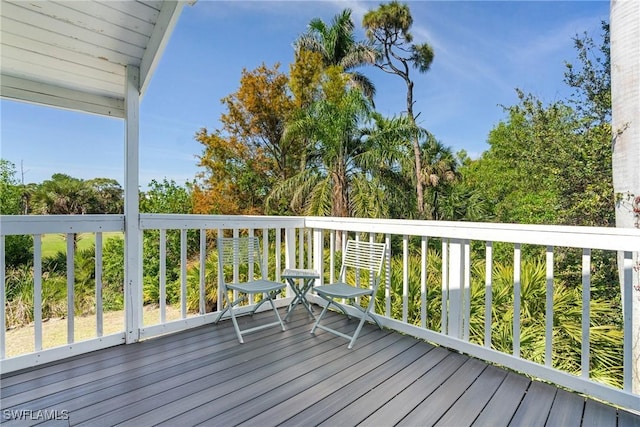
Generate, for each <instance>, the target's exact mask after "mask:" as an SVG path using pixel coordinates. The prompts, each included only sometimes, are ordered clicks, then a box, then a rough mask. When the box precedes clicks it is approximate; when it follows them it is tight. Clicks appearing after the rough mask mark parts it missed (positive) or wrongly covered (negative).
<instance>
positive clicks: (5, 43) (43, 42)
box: [0, 0, 184, 117]
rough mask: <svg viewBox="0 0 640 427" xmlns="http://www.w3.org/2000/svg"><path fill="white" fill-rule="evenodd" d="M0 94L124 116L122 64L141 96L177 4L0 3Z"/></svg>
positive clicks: (4, 0)
mask: <svg viewBox="0 0 640 427" xmlns="http://www.w3.org/2000/svg"><path fill="white" fill-rule="evenodd" d="M0 1H1V3H0V95H1V96H2V97H3V98H8V99H15V100H20V101H26V102H34V103H38V104H45V105H50V106H55V107H60V108H66V109H72V110H79V111H85V112H89V113H95V114H102V115H108V116H113V117H124V97H125V66H127V65H134V66H136V67H139V69H140V82H141V84H140V87H141V94H142V93H144V90H145V89H146V87H147V86H148V84H149V81H150V80H151V76H152V74H153V70H154V69H155V67H156V65H157V63H158V61H159V60H160V57H161V56H162V52H163V50H164V47H165V45H166V43H167V41H168V39H169V37H170V36H171V32H172V30H173V28H174V26H175V24H176V22H177V20H178V17H179V15H180V12H181V10H182V7H183V5H184V3H183V2H181V1H149V0H138V1H133V0H130V1H89V0H81V1H70V0H63V1H43V0H32V1H25V0H17V1H15V0H14V1H7V0H0Z"/></svg>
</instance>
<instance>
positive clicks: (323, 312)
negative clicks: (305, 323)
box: [310, 300, 331, 334]
mask: <svg viewBox="0 0 640 427" xmlns="http://www.w3.org/2000/svg"><path fill="white" fill-rule="evenodd" d="M326 301H327V305H325V306H324V308H323V309H322V312H321V313H320V316H318V318H317V319H316V323H314V324H313V328H311V332H310V333H312V334H313V333H314V332H315V331H316V329H317V328H318V325H319V324H320V320H322V318H323V317H324V314H325V313H326V312H327V310H328V309H329V306H330V305H331V301H329V300H326Z"/></svg>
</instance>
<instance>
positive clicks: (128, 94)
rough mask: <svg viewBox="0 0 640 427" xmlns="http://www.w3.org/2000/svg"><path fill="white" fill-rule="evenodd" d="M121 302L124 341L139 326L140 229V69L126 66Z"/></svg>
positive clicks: (131, 338) (135, 334)
mask: <svg viewBox="0 0 640 427" xmlns="http://www.w3.org/2000/svg"><path fill="white" fill-rule="evenodd" d="M124 84H125V89H126V90H125V140H124V145H125V156H124V166H125V167H124V183H125V185H124V217H125V224H124V230H125V232H124V278H125V279H124V301H125V302H124V304H125V327H126V342H127V344H129V343H133V342H137V341H138V340H139V339H140V328H141V327H142V230H141V229H140V223H139V216H140V215H139V213H140V207H139V204H138V203H139V200H138V186H139V164H140V161H139V158H140V153H139V145H140V141H139V140H140V69H139V68H138V67H135V66H132V65H128V66H127V67H126V77H125V82H124Z"/></svg>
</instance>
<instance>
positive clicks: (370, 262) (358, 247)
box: [311, 240, 386, 348]
mask: <svg viewBox="0 0 640 427" xmlns="http://www.w3.org/2000/svg"><path fill="white" fill-rule="evenodd" d="M385 252H386V245H385V244H384V243H370V242H361V241H355V240H349V241H347V246H346V248H345V250H344V252H343V254H342V266H341V268H340V276H339V278H338V282H336V283H332V284H329V285H323V286H317V287H315V288H313V290H314V291H315V292H316V293H317V294H318V295H319V296H320V297H322V298H323V299H325V300H326V301H327V305H325V307H324V309H323V310H322V313H320V316H319V317H318V319H317V320H316V323H315V324H314V325H313V328H312V329H311V333H312V334H313V333H314V332H315V330H316V328H320V329H322V330H325V331H327V332H331V333H333V334H335V335H338V336H340V337H342V338H346V339H347V340H349V348H352V347H353V344H354V343H355V342H356V338H358V335H359V334H360V331H361V330H362V326H363V325H364V322H365V320H366V319H367V318H370V319H371V320H373V321H374V322H375V323H376V325H378V327H380V329H382V327H381V326H380V324H379V323H378V321H377V320H376V318H375V317H374V316H372V315H371V309H372V308H373V306H374V304H375V296H376V292H377V290H378V285H379V284H380V274H381V272H382V264H383V261H384V256H385ZM364 277H366V278H369V279H371V280H366V281H367V282H371V283H369V284H370V286H368V287H366V288H363V287H359V286H358V285H357V283H359V280H358V279H356V278H364ZM347 278H349V279H350V281H351V282H353V283H352V284H349V283H347ZM363 296H368V297H369V302H368V304H367V306H366V308H363V307H361V306H360V304H357V303H356V304H354V307H356V308H358V309H359V310H360V311H361V312H362V313H361V314H360V323H359V324H358V327H357V328H356V330H355V332H354V333H353V335H347V334H345V333H342V332H340V331H336V330H335V329H331V328H329V327H327V326H324V325H321V324H320V321H321V320H322V318H323V317H324V315H325V314H326V312H327V310H328V309H329V307H330V306H331V305H334V306H336V308H338V309H340V310H341V311H342V312H344V313H345V314H346V313H347V311H346V309H345V307H344V306H343V305H342V304H341V303H339V302H338V301H337V300H345V299H346V300H353V299H355V298H360V297H363Z"/></svg>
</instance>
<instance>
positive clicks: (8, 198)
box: [0, 159, 22, 215]
mask: <svg viewBox="0 0 640 427" xmlns="http://www.w3.org/2000/svg"><path fill="white" fill-rule="evenodd" d="M21 201H22V189H21V186H20V183H19V182H18V180H17V179H16V170H15V165H14V164H13V163H11V162H10V161H8V160H4V159H0V215H19V214H20V213H21V212H22V203H21Z"/></svg>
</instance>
